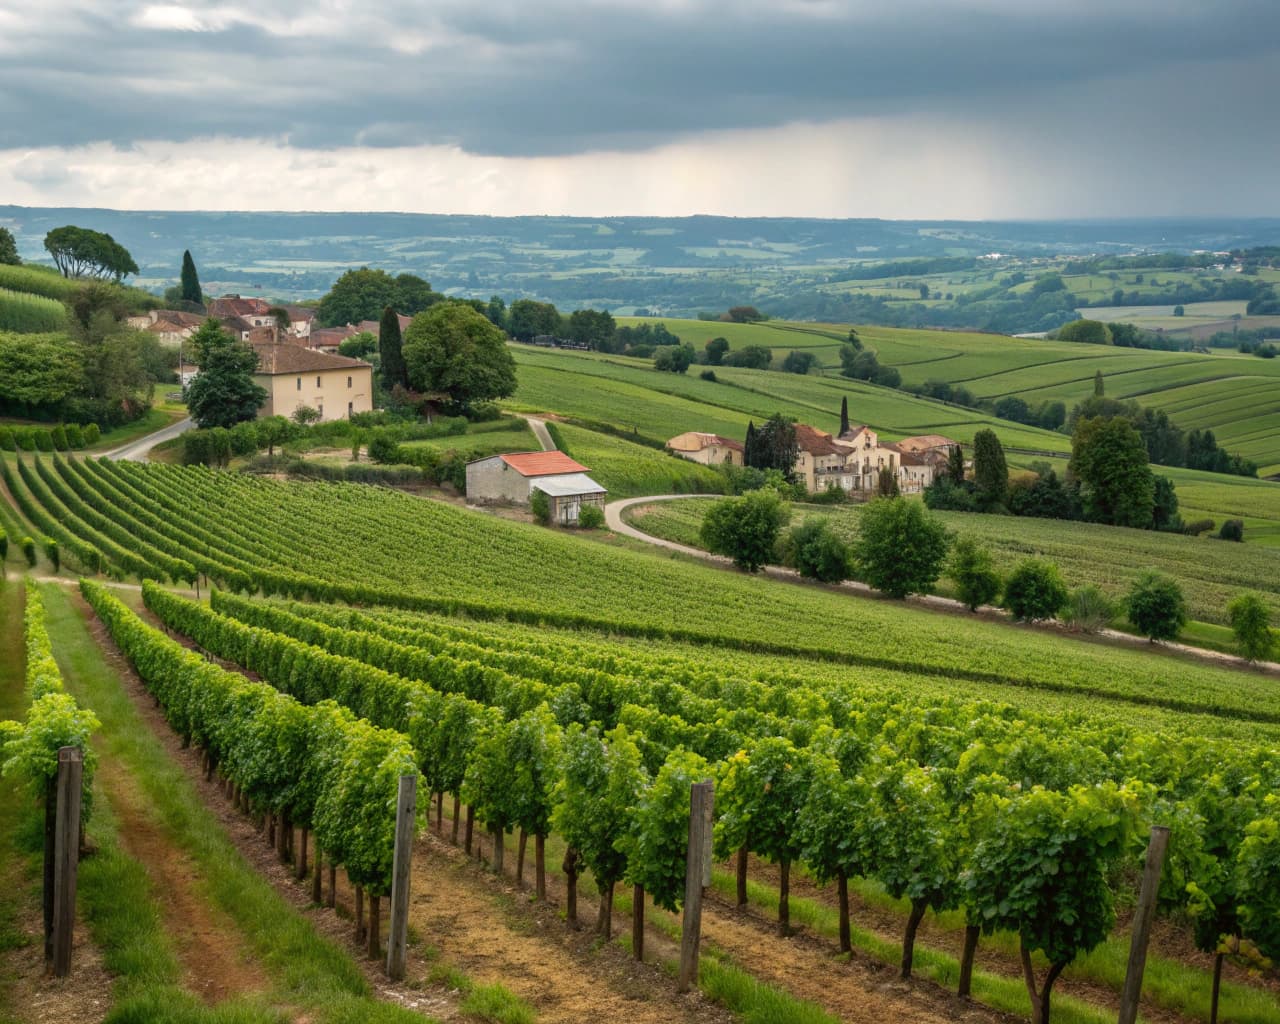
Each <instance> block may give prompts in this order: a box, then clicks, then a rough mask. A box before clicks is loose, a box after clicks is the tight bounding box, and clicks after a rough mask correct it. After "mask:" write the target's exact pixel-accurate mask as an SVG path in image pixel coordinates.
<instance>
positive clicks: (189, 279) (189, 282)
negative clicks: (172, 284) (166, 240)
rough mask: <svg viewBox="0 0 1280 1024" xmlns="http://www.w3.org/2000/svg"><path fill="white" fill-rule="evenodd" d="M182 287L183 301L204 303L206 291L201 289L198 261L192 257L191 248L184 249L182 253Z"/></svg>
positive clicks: (199, 304)
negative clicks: (197, 268) (197, 271)
mask: <svg viewBox="0 0 1280 1024" xmlns="http://www.w3.org/2000/svg"><path fill="white" fill-rule="evenodd" d="M180 287H181V288H182V301H183V302H194V303H195V304H196V305H197V306H202V305H204V292H203V291H202V290H201V289H200V275H199V274H197V273H196V261H195V260H193V259H192V258H191V250H190V249H184V250H183V253H182V277H181V280H180Z"/></svg>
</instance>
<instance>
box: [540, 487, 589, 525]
mask: <svg viewBox="0 0 1280 1024" xmlns="http://www.w3.org/2000/svg"><path fill="white" fill-rule="evenodd" d="M538 493H539V494H541V493H542V492H541V491H539V492H538ZM578 525H579V526H580V527H582V529H584V530H598V529H600V528H601V527H602V526H604V509H602V508H601V507H600V506H599V505H583V506H582V507H581V508H579V509H578Z"/></svg>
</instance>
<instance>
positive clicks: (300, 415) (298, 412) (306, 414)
mask: <svg viewBox="0 0 1280 1024" xmlns="http://www.w3.org/2000/svg"><path fill="white" fill-rule="evenodd" d="M289 418H290V419H291V420H293V422H294V423H296V424H298V426H300V427H305V426H307V424H309V423H319V422H320V410H319V409H315V408H313V407H312V406H309V405H300V406H298V408H296V409H294V410H293V415H292V416H290V417H289Z"/></svg>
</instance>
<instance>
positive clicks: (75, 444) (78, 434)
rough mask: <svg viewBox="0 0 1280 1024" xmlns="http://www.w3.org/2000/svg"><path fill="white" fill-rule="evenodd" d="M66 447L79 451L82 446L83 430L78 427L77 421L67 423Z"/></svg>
mask: <svg viewBox="0 0 1280 1024" xmlns="http://www.w3.org/2000/svg"><path fill="white" fill-rule="evenodd" d="M67 447H68V448H70V449H71V450H72V451H79V450H80V449H81V448H83V447H84V431H83V430H81V429H80V424H79V423H68V424H67Z"/></svg>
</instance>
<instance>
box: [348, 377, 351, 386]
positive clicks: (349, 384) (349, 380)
mask: <svg viewBox="0 0 1280 1024" xmlns="http://www.w3.org/2000/svg"><path fill="white" fill-rule="evenodd" d="M347 387H351V378H350V377H348V378H347Z"/></svg>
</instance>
